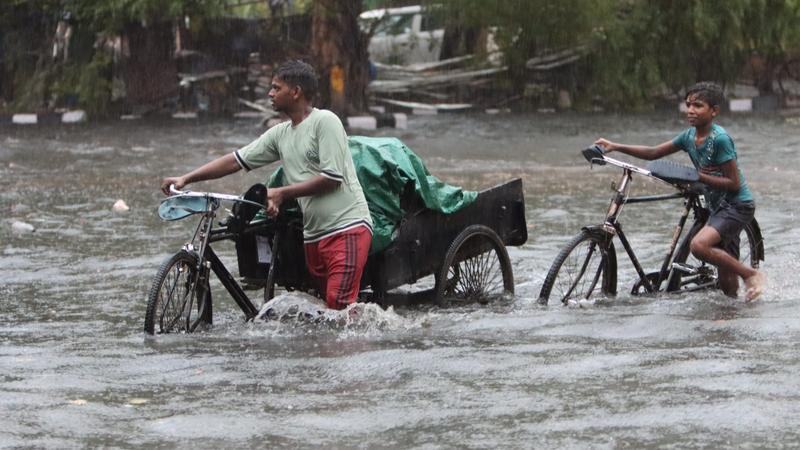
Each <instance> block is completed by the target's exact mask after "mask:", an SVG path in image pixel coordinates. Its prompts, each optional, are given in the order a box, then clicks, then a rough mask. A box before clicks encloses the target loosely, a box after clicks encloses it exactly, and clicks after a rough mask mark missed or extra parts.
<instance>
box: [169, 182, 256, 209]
mask: <svg viewBox="0 0 800 450" xmlns="http://www.w3.org/2000/svg"><path fill="white" fill-rule="evenodd" d="M169 191H170V193H172V194H173V195H171V196H170V197H169V198H173V197H202V198H214V199H217V200H223V201H228V202H239V203H247V204H250V205H253V206H257V207H259V208H261V209H266V205H262V204H261V203H258V202H254V201H251V200H246V199H244V198H242V197H239V196H238V195H231V194H221V193H219V192H194V191H189V190H185V191H181V190H179V189H176V188H175V185H174V184H170V185H169Z"/></svg>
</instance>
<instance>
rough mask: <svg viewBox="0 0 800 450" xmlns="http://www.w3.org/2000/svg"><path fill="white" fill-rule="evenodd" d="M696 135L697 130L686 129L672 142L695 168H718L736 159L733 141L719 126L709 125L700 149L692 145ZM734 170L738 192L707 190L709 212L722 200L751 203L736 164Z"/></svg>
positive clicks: (748, 191) (748, 189)
mask: <svg viewBox="0 0 800 450" xmlns="http://www.w3.org/2000/svg"><path fill="white" fill-rule="evenodd" d="M696 135H697V130H696V129H695V128H694V127H692V128H688V129H686V130H685V131H684V132H683V133H681V134H679V135H677V136H676V137H675V139H673V140H672V143H673V144H674V145H675V146H676V147H678V148H680V149H681V150H683V151H685V152H686V153H688V154H689V158H691V160H692V163H693V164H694V166H695V167H696V168H698V169H700V168H701V167H706V166H719V165H721V164H723V163H726V162H728V161H730V160H732V159H734V160H735V159H737V158H736V147H735V146H734V145H733V139H731V137H730V136H729V135H728V132H727V131H725V129H724V128H722V127H721V126H719V125H717V124H713V125H711V133H710V134H709V135H708V137H707V138H706V140H705V142H703V144H702V145H701V146H700V147H696V146H695V145H694V141H695V136H696ZM736 169H737V170H738V171H739V190H738V191H723V190H719V189H713V188H711V189H709V191H708V193H707V194H706V202H707V203H708V207H709V209H711V211H714V210H715V209H717V208H718V207H719V205H720V203H721V202H722V199H723V198H724V199H725V200H726V201H727V202H729V203H730V202H752V201H753V194H751V193H750V188H748V187H747V182H746V181H745V179H744V174H743V173H742V169H741V168H740V167H739V164H738V163H737V164H736ZM715 175H718V176H721V175H722V173H721V172H719V173H715Z"/></svg>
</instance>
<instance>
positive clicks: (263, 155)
mask: <svg viewBox="0 0 800 450" xmlns="http://www.w3.org/2000/svg"><path fill="white" fill-rule="evenodd" d="M234 156H235V157H236V161H237V162H238V163H239V165H241V166H242V167H243V168H244V169H245V170H251V169H254V168H256V167H260V166H263V165H265V164H269V163H271V162H274V161H277V160H280V161H281V163H282V164H283V170H284V180H285V181H286V184H296V183H300V182H303V181H306V180H308V179H310V178H312V177H315V176H317V175H321V176H323V177H326V178H330V179H332V180H335V181H338V182H339V186H338V187H337V188H336V189H334V190H333V191H331V192H328V193H326V194H322V195H315V196H311V197H300V198H298V199H297V203H298V204H299V205H300V210H301V211H302V212H303V237H304V239H305V241H306V242H315V241H318V240H320V239H323V238H325V237H328V236H331V235H333V234H336V233H339V232H341V231H345V230H348V229H350V228H353V227H356V226H359V225H365V226H367V227H368V228H370V230H372V218H371V217H370V214H369V207H368V206H367V201H366V199H365V198H364V192H363V190H362V188H361V184H360V183H359V181H358V177H357V176H356V170H355V166H354V164H353V156H352V155H351V154H350V149H349V148H348V147H347V134H346V133H345V131H344V127H343V126H342V122H341V121H340V120H339V118H338V117H336V115H335V114H333V113H332V112H330V111H327V110H321V109H316V108H314V109H313V110H312V111H311V114H309V115H308V117H306V118H305V119H304V120H303V121H302V122H300V123H299V124H298V125H297V126H296V127H294V126H292V122H291V121H286V122H283V123H280V124H278V125H275V126H274V127H272V128H270V129H269V130H267V132H266V133H264V134H263V135H261V137H259V138H258V139H256V140H255V141H253V142H251V143H250V144H248V145H246V146H244V147H242V148H240V149H239V150H237V151H236V152H234Z"/></svg>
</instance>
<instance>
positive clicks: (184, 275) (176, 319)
mask: <svg viewBox="0 0 800 450" xmlns="http://www.w3.org/2000/svg"><path fill="white" fill-rule="evenodd" d="M196 277H197V255H196V254H195V253H189V252H187V251H185V250H181V251H179V252H177V253H175V254H174V255H172V256H170V257H169V258H167V259H166V260H165V261H164V262H163V263H162V264H161V267H159V269H158V272H157V273H156V276H155V277H154V278H153V285H152V286H151V287H150V292H149V294H148V296H147V312H146V313H145V317H144V332H145V333H147V334H166V333H180V332H192V331H195V330H196V329H197V327H198V326H199V325H200V324H201V323H203V324H211V317H212V313H211V289H210V286H209V284H208V280H206V281H205V285H204V286H202V287H198V289H197V291H198V292H197V294H195V295H192V292H191V290H192V284H193V282H194V280H195V278H196ZM192 297H193V298H192ZM190 298H192V302H193V306H192V309H195V311H189V314H188V320H187V315H186V314H185V313H186V310H185V306H186V302H187V301H188V300H189V299H190Z"/></svg>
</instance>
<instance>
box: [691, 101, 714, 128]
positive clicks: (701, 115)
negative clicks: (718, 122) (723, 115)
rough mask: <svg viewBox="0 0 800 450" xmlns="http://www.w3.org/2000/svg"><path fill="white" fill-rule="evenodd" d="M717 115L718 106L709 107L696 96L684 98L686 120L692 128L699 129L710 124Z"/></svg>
mask: <svg viewBox="0 0 800 450" xmlns="http://www.w3.org/2000/svg"><path fill="white" fill-rule="evenodd" d="M717 113H719V106H711V105H709V104H708V103H707V102H706V101H705V100H702V99H700V98H699V96H698V95H696V94H695V95H690V96H689V97H687V98H686V120H688V121H689V125H691V126H693V127H701V126H704V125H707V124H709V123H711V121H713V120H714V117H716V116H717Z"/></svg>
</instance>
